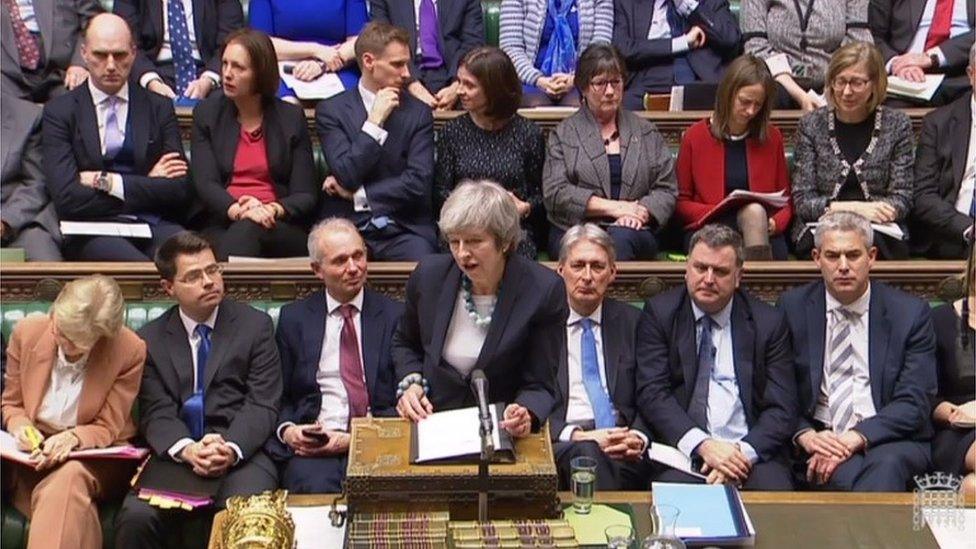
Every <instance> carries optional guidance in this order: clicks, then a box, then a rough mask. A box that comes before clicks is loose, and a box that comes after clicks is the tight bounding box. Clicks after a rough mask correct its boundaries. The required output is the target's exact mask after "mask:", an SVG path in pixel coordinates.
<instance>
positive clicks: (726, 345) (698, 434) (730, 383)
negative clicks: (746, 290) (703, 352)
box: [678, 300, 759, 463]
mask: <svg viewBox="0 0 976 549" xmlns="http://www.w3.org/2000/svg"><path fill="white" fill-rule="evenodd" d="M733 303H734V300H730V301H729V302H728V303H727V304H726V305H725V307H724V308H722V310H721V311H719V312H717V313H715V314H713V315H709V316H710V317H711V318H712V320H713V321H714V324H713V325H712V345H714V346H715V362H714V364H713V365H712V375H711V376H710V377H709V379H708V402H707V404H706V414H705V417H706V418H707V421H708V432H707V433H706V432H705V431H703V430H702V429H699V428H698V427H694V428H692V429H689V430H688V432H687V433H685V434H684V435H682V437H681V439H680V440H679V441H678V450H681V452H682V453H683V454H685V455H686V456H688V457H691V456H692V453H693V452H694V451H695V449H696V448H698V445H699V444H701V443H702V442H704V441H705V440H706V439H709V438H712V439H716V440H721V441H725V442H735V443H738V444H739V448H740V449H741V450H742V453H743V454H745V456H746V457H747V458H749V461H750V462H752V463H756V462H757V461H759V454H757V453H756V450H755V449H754V448H753V447H752V445H750V444H749V443H748V442H742V439H743V438H744V437H745V436H746V435H747V434H749V424H748V423H747V422H746V412H745V408H744V407H743V406H742V399H741V398H740V396H739V381H738V378H736V376H735V355H734V353H733V349H732V305H733ZM691 309H692V312H693V313H694V315H695V341H696V342H697V341H699V340H700V339H701V332H702V323H699V322H698V320H699V319H701V318H702V317H704V316H705V314H706V313H705V311H702V310H701V309H699V308H698V305H697V304H695V302H694V301H692V303H691ZM695 348H696V349H697V348H698V344H697V343H696V344H695Z"/></svg>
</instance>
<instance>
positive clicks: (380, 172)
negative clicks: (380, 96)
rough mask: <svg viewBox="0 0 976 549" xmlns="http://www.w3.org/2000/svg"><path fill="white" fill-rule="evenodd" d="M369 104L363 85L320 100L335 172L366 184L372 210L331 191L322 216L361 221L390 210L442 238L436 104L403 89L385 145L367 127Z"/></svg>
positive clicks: (350, 182)
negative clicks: (436, 214)
mask: <svg viewBox="0 0 976 549" xmlns="http://www.w3.org/2000/svg"><path fill="white" fill-rule="evenodd" d="M366 117H367V113H366V107H364V106H363V98H362V95H360V93H359V87H358V86H357V87H355V88H353V89H351V90H346V91H344V92H342V93H340V94H339V95H336V96H333V97H330V98H329V99H326V100H324V101H321V102H319V104H318V106H317V107H316V108H315V123H316V126H317V128H318V132H319V139H320V142H321V143H322V152H323V153H324V154H325V159H326V162H327V163H328V165H329V169H330V170H331V171H332V175H334V176H335V177H336V179H338V180H339V184H340V185H342V186H343V187H345V188H346V189H348V190H350V191H356V190H357V189H359V187H365V188H366V198H367V200H368V201H369V206H370V208H371V210H372V212H371V213H370V212H355V211H353V204H352V201H349V200H345V199H343V198H340V197H337V196H325V197H324V198H323V200H322V208H321V212H320V214H321V217H323V218H324V217H330V216H340V217H345V218H348V219H351V220H353V221H354V222H355V223H356V224H357V225H360V224H362V223H364V222H366V221H368V220H369V218H370V217H371V216H372V217H379V216H389V217H390V218H392V219H393V220H394V221H396V223H397V224H398V225H400V227H402V228H404V229H406V230H408V231H410V232H412V233H414V234H417V235H419V236H422V237H424V238H426V239H427V240H429V241H430V242H431V243H432V244H436V242H437V238H436V236H435V234H434V222H433V212H432V210H433V202H432V201H433V198H432V193H433V186H434V117H433V115H432V114H431V112H430V107H428V106H427V105H425V104H424V103H422V102H420V101H419V100H417V99H414V97H413V96H412V95H410V94H409V93H407V92H406V91H403V92H401V93H400V106H399V107H397V108H396V109H395V110H394V111H393V113H392V114H390V116H389V118H387V119H386V123H385V124H384V125H383V129H384V130H386V131H387V132H388V135H387V138H386V141H385V142H384V144H383V145H382V146H380V144H379V143H378V142H377V141H376V140H375V139H373V138H372V137H370V135H369V134H367V133H366V132H364V131H363V129H362V128H363V123H364V122H366Z"/></svg>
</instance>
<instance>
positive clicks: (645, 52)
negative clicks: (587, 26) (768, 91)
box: [613, 0, 741, 110]
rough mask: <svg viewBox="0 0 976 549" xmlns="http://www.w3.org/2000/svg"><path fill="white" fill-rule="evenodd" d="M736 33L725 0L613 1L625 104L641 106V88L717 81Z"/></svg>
mask: <svg viewBox="0 0 976 549" xmlns="http://www.w3.org/2000/svg"><path fill="white" fill-rule="evenodd" d="M740 38H741V32H740V31H739V22H738V21H737V20H736V18H735V16H734V15H732V12H731V11H729V3H728V1H727V0H617V1H615V2H614V20H613V45H614V46H616V47H617V49H619V50H620V53H621V55H623V57H624V60H626V62H627V70H628V71H629V73H630V75H629V76H628V78H627V87H626V91H625V93H624V107H625V108H627V109H630V110H644V94H645V93H669V92H670V91H671V87H672V86H682V85H690V84H695V83H698V82H704V83H708V84H718V81H719V80H720V79H721V77H722V72H723V71H724V70H725V65H726V64H728V63H729V62H730V61H732V59H734V58H735V56H736V55H738V53H739V52H740V51H741V46H740V44H739V42H740ZM711 95H712V96H713V97H714V91H712V93H711ZM709 108H711V107H710V106H709Z"/></svg>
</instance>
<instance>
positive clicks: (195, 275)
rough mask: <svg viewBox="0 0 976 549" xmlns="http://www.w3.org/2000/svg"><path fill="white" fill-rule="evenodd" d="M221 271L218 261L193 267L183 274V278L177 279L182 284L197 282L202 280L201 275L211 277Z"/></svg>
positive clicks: (221, 267) (222, 268) (221, 266)
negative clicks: (201, 266)
mask: <svg viewBox="0 0 976 549" xmlns="http://www.w3.org/2000/svg"><path fill="white" fill-rule="evenodd" d="M222 272H224V266H223V265H221V264H220V263H211V264H210V265H207V266H206V267H204V268H202V269H194V270H192V271H190V272H188V273H186V274H185V275H183V278H181V279H179V281H180V282H182V283H184V284H197V283H199V282H200V281H201V280H203V275H207V276H208V277H210V278H213V277H215V276H217V275H219V274H220V273H222Z"/></svg>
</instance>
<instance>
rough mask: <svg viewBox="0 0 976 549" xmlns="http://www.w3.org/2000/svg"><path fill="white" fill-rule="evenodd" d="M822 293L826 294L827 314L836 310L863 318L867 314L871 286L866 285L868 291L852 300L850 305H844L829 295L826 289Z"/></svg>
mask: <svg viewBox="0 0 976 549" xmlns="http://www.w3.org/2000/svg"><path fill="white" fill-rule="evenodd" d="M824 293H826V294H827V313H828V314H830V312H831V311H834V310H836V309H847V310H848V311H851V312H852V313H855V314H857V315H858V316H864V313H866V312H868V306H869V305H870V304H871V284H870V283H868V289H867V290H865V291H864V293H863V294H861V297H859V298H857V299H855V300H854V302H853V303H851V304H850V305H844V304H842V303H841V302H840V301H837V298H835V297H834V296H832V295H830V292H829V291H827V289H826V288H825V289H824Z"/></svg>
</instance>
